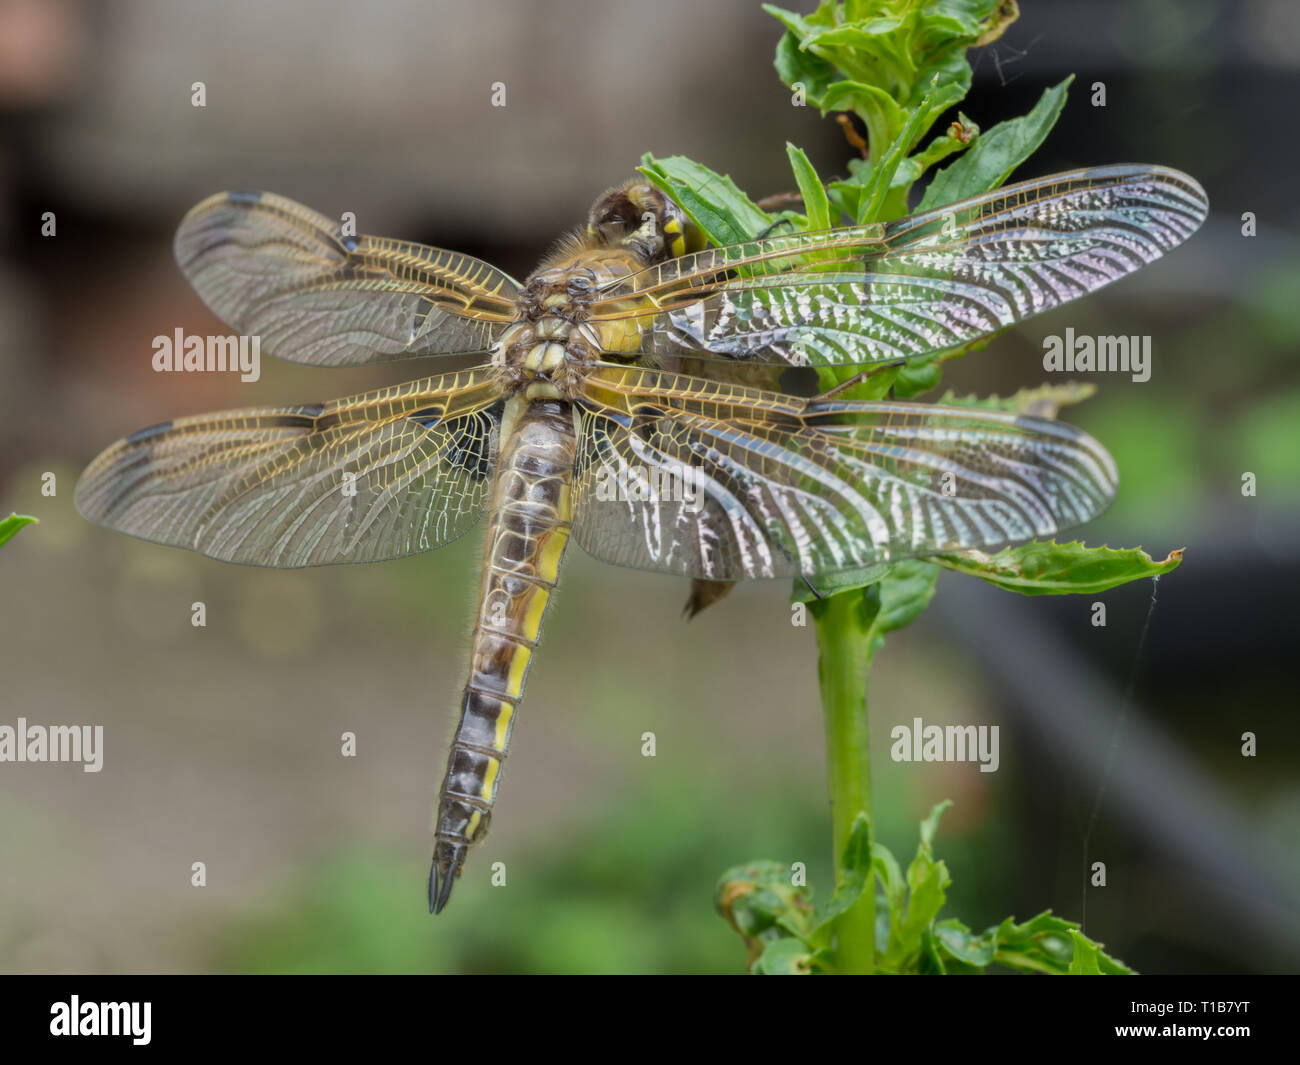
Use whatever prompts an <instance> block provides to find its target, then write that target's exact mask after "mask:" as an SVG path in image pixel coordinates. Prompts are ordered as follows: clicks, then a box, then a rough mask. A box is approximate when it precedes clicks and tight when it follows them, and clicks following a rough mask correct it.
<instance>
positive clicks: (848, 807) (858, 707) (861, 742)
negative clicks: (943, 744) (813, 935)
mask: <svg viewBox="0 0 1300 1065" xmlns="http://www.w3.org/2000/svg"><path fill="white" fill-rule="evenodd" d="M876 601H877V602H878V599H877V600H876ZM869 602H870V597H869V596H867V595H864V594H863V591H862V590H861V589H855V590H853V591H849V592H843V593H840V594H839V595H832V596H828V597H827V598H826V599H823V600H821V601H820V602H818V603H815V604H814V610H813V617H814V623H815V626H816V633H817V647H818V651H819V656H818V662H817V675H818V680H819V682H820V685H821V697H822V711H823V712H824V714H825V715H826V765H827V771H828V775H829V778H830V800H831V841H832V846H833V847H834V854H835V882H836V884H839V883H840V881H841V879H842V877H843V874H844V867H843V866H844V851H845V845H846V844H847V843H848V839H849V832H850V830H851V828H852V826H853V820H854V818H856V817H857V815H858V814H859V813H864V814H866V815H867V820H868V823H870V822H871V758H870V751H869V747H868V739H867V674H868V671H869V670H870V668H871V654H872V650H873V648H872V631H871V623H872V621H874V620H875V619H874V616H869V611H868V603H869ZM875 939H876V892H875V884H874V881H873V882H872V883H870V884H868V886H867V890H866V891H865V892H863V894H862V897H861V898H860V899H859V900H858V902H857V903H856V904H855V905H854V906H852V907H851V908H849V909H848V910H846V911H845V912H844V913H843V914H841V915H840V916H839V917H838V918H837V919H836V921H835V944H836V946H835V969H836V971H837V972H840V973H852V974H863V973H870V972H872V971H873V970H874V968H875Z"/></svg>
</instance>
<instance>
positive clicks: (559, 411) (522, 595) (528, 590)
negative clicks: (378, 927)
mask: <svg viewBox="0 0 1300 1065" xmlns="http://www.w3.org/2000/svg"><path fill="white" fill-rule="evenodd" d="M511 405H512V406H514V407H515V409H514V410H507V413H506V418H505V422H504V429H505V439H504V440H503V441H502V443H501V450H500V454H499V456H498V460H497V467H496V469H497V472H496V484H495V487H494V493H493V505H492V514H491V519H490V522H489V525H488V534H487V542H486V544H485V546H484V556H483V567H484V574H483V584H482V590H481V593H480V596H479V613H478V617H477V619H476V622H475V626H474V638H473V643H472V647H471V651H470V668H469V678H468V680H467V681H466V684H465V693H464V696H463V698H462V701H461V714H460V724H459V725H458V726H457V729H456V736H455V739H454V740H453V741H452V748H451V754H450V755H449V757H448V760H447V775H446V777H445V778H444V780H443V783H442V791H441V792H440V794H439V797H438V818H437V827H436V830H435V842H434V856H433V869H432V870H431V872H430V876H429V908H430V909H431V910H432V911H433V912H435V913H436V912H439V911H441V910H442V908H443V906H445V905H446V903H447V899H448V898H449V897H450V895H451V889H452V885H453V884H454V882H455V877H456V876H457V875H458V874H459V873H460V869H461V866H462V864H463V863H464V860H465V855H466V852H467V851H468V850H469V848H470V847H471V846H472V845H473V844H475V843H478V842H479V841H480V840H482V839H483V837H484V836H486V835H487V830H488V824H489V822H490V821H491V818H492V806H493V804H494V803H495V801H496V795H497V788H498V787H499V785H500V781H501V769H502V765H503V764H504V762H505V758H506V752H507V750H508V749H509V746H510V733H511V731H512V730H513V728H514V722H515V712H516V710H517V709H518V707H519V704H520V703H521V702H522V701H523V695H524V683H525V681H526V679H527V675H528V668H529V665H530V664H531V662H532V656H533V650H534V648H535V647H536V646H537V642H538V639H539V638H540V635H541V627H542V618H543V616H544V615H545V613H546V607H547V604H548V603H549V601H550V596H551V591H552V589H553V588H554V587H555V582H556V580H557V578H558V576H559V569H560V560H561V558H562V557H563V554H564V548H565V546H566V544H567V542H568V539H569V529H570V526H571V520H572V511H571V503H570V496H571V486H572V482H573V466H574V458H575V453H576V449H577V445H576V440H575V434H574V425H573V409H572V407H571V406H570V405H569V404H568V403H565V402H562V401H560V400H556V399H544V400H539V401H534V402H529V401H527V400H524V399H522V398H519V397H516V398H515V399H512V400H511Z"/></svg>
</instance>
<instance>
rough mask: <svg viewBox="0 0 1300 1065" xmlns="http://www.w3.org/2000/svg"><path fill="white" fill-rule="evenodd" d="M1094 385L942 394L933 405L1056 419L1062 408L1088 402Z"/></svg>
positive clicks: (1093, 392) (1095, 387) (1070, 383)
mask: <svg viewBox="0 0 1300 1065" xmlns="http://www.w3.org/2000/svg"><path fill="white" fill-rule="evenodd" d="M1096 391H1097V386H1096V385H1094V384H1093V383H1092V382H1090V381H1067V382H1066V383H1065V384H1063V385H1040V386H1039V387H1037V388H1022V389H1021V390H1020V391H1019V392H1015V393H1012V394H1011V395H1009V396H959V395H957V394H956V393H954V392H945V393H944V394H943V395H942V396H940V397H939V398H938V399H937V400H935V402H936V403H937V404H940V405H942V406H947V407H980V408H983V409H985V410H1005V411H1011V412H1012V413H1013V414H1029V415H1031V416H1033V417H1035V418H1055V417H1056V415H1057V413H1058V412H1059V411H1060V409H1061V408H1062V407H1069V406H1073V405H1074V404H1075V403H1082V402H1083V401H1084V400H1085V399H1091V398H1092V396H1093V395H1094V394H1095V393H1096Z"/></svg>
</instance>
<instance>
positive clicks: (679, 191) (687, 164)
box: [639, 152, 771, 244]
mask: <svg viewBox="0 0 1300 1065" xmlns="http://www.w3.org/2000/svg"><path fill="white" fill-rule="evenodd" d="M639 169H640V171H641V173H643V174H644V175H645V176H646V177H647V178H648V179H649V180H650V181H651V182H652V183H653V184H654V185H655V186H657V187H658V188H660V189H662V190H663V191H664V192H665V193H667V194H668V195H669V196H670V197H672V199H673V201H674V202H675V203H676V204H677V205H678V206H679V207H681V209H682V210H683V211H685V212H686V213H687V214H688V215H689V216H690V217H691V220H692V221H693V222H694V223H695V224H696V225H697V226H699V227H700V230H701V231H702V232H703V233H704V235H705V236H707V237H708V238H709V240H711V241H712V242H713V243H714V244H739V243H741V242H742V241H746V240H752V239H753V237H754V235H755V234H756V233H761V232H762V231H763V230H764V229H766V228H767V227H768V226H769V225H770V224H771V216H770V215H768V214H767V213H766V212H765V211H763V210H762V209H761V208H760V207H759V206H758V205H757V204H756V203H754V202H753V201H752V200H751V199H750V198H749V197H748V196H746V195H745V194H744V193H743V192H741V191H740V189H738V188H737V187H736V184H735V182H733V181H732V180H731V178H730V177H727V176H724V175H722V174H718V173H715V172H714V171H712V170H710V169H709V168H708V167H707V166H704V165H703V164H701V163H696V162H694V161H692V160H690V159H687V158H685V157H684V156H680V155H670V156H668V157H666V158H664V159H656V158H655V157H654V156H653V155H651V154H650V153H649V152H647V153H646V154H645V155H643V156H642V157H641V166H640V167H639Z"/></svg>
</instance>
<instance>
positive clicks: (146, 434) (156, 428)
mask: <svg viewBox="0 0 1300 1065" xmlns="http://www.w3.org/2000/svg"><path fill="white" fill-rule="evenodd" d="M174 424H175V423H174V422H159V423H158V424H157V425H150V426H147V427H146V428H144V429H137V430H136V431H135V432H134V433H132V434H131V435H130V436H128V437H127V438H126V442H127V443H128V444H138V443H139V442H140V441H141V440H148V439H149V438H150V437H151V436H161V435H162V434H163V433H165V432H167V430H168V429H170V428H171V427H172V426H173V425H174Z"/></svg>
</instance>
